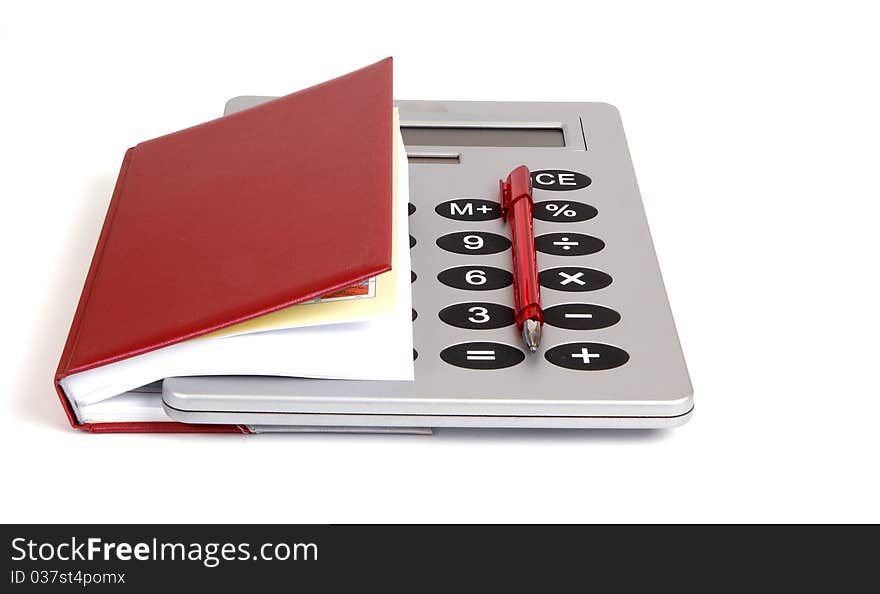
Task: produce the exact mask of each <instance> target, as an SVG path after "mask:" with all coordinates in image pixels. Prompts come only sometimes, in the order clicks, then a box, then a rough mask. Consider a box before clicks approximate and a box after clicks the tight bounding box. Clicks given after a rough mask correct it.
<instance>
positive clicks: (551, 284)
mask: <svg viewBox="0 0 880 594" xmlns="http://www.w3.org/2000/svg"><path fill="white" fill-rule="evenodd" d="M538 282H540V283H541V286H542V287H547V288H548V289H556V290H557V291H595V290H596V289H603V288H605V287H607V286H608V285H610V284H611V277H610V276H608V275H607V274H605V273H604V272H602V271H601V270H594V269H593V268H581V267H580V266H560V267H559V268H548V269H547V270H542V271H541V272H539V273H538Z"/></svg>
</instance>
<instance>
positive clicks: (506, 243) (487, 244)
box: [437, 231, 510, 255]
mask: <svg viewBox="0 0 880 594" xmlns="http://www.w3.org/2000/svg"><path fill="white" fill-rule="evenodd" d="M437 245H439V246H440V247H442V248H443V249H444V250H446V251H447V252H455V253H456V254H474V255H482V254H496V253H498V252H503V251H504V250H506V249H507V248H509V247H510V240H509V239H507V238H506V237H504V236H503V235H498V234H497V233H489V232H487V231H459V232H458V233H449V234H448V235H444V236H443V237H441V238H439V239H438V240H437Z"/></svg>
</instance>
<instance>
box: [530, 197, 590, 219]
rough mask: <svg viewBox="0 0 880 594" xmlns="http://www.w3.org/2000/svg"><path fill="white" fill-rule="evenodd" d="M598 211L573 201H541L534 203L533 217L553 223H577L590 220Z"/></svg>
mask: <svg viewBox="0 0 880 594" xmlns="http://www.w3.org/2000/svg"><path fill="white" fill-rule="evenodd" d="M597 214H599V211H598V210H596V209H595V208H593V207H592V206H590V205H589V204H584V203H583V202H575V201H574V200H543V201H541V202H535V209H534V217H535V218H536V219H541V220H542V221H553V222H555V223H577V222H578V221H586V220H588V219H592V218H593V217H594V216H596V215H597Z"/></svg>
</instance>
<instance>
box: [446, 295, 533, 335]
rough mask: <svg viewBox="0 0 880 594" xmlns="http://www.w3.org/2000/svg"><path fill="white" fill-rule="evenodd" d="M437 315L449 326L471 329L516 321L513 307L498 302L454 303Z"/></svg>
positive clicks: (489, 328)
mask: <svg viewBox="0 0 880 594" xmlns="http://www.w3.org/2000/svg"><path fill="white" fill-rule="evenodd" d="M439 315H440V319H441V320H443V321H444V322H446V323H447V324H449V325H450V326H455V327H457V328H468V329H471V330H492V329H495V328H504V327H505V326H510V325H511V324H513V323H514V322H515V321H516V319H515V318H514V315H513V308H510V307H507V306H506V305H500V304H498V303H485V302H471V303H456V304H455V305H450V306H449V307H444V308H443V309H441V310H440V314H439Z"/></svg>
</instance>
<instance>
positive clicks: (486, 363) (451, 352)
mask: <svg viewBox="0 0 880 594" xmlns="http://www.w3.org/2000/svg"><path fill="white" fill-rule="evenodd" d="M440 358H441V359H443V360H444V361H446V362H447V363H449V364H450V365H455V366H456V367H464V368H465V369H504V368H505V367H512V366H514V365H516V364H517V363H520V362H521V361H522V360H523V359H525V358H526V356H525V354H524V353H523V352H522V351H521V350H519V349H518V348H515V347H512V346H510V345H507V344H501V343H498V342H466V343H463V344H456V345H453V346H450V347H446V348H445V349H443V350H442V351H440Z"/></svg>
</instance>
